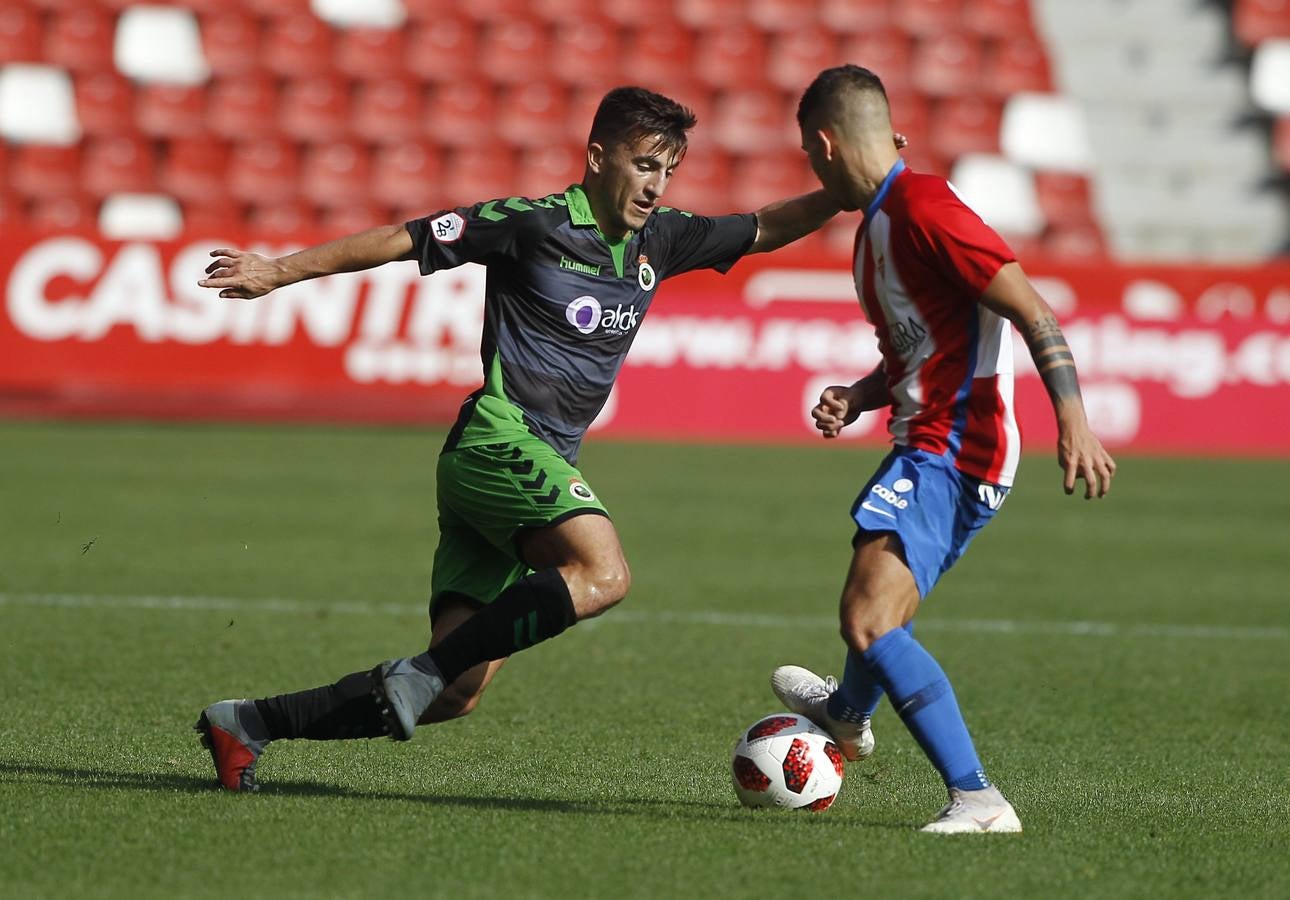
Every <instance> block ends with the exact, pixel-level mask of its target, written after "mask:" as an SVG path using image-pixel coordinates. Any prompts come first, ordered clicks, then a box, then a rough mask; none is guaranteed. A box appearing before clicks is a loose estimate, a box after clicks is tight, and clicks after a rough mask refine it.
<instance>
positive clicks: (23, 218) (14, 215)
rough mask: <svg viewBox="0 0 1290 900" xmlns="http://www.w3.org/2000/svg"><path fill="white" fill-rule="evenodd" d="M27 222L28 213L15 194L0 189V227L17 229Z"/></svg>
mask: <svg viewBox="0 0 1290 900" xmlns="http://www.w3.org/2000/svg"><path fill="white" fill-rule="evenodd" d="M26 222H27V211H26V210H25V209H23V205H22V203H21V202H20V201H19V200H18V198H17V197H15V196H14V195H13V194H11V193H9V192H8V191H5V190H3V189H0V225H4V226H5V227H6V228H17V227H19V226H21V225H24V224H26Z"/></svg>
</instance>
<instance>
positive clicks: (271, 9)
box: [239, 0, 312, 19]
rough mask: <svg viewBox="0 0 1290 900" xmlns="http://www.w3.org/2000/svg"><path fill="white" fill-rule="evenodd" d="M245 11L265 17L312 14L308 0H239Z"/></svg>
mask: <svg viewBox="0 0 1290 900" xmlns="http://www.w3.org/2000/svg"><path fill="white" fill-rule="evenodd" d="M239 2H240V3H241V4H242V6H243V7H245V8H246V10H247V12H251V13H254V14H255V15H257V16H260V17H262V18H267V19H273V18H293V17H296V16H305V15H312V10H311V9H310V8H309V0H239Z"/></svg>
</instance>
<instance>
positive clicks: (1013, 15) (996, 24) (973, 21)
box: [959, 0, 1035, 39]
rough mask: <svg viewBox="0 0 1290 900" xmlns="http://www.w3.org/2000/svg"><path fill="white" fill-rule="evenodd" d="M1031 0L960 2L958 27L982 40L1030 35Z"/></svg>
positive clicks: (1031, 30)
mask: <svg viewBox="0 0 1290 900" xmlns="http://www.w3.org/2000/svg"><path fill="white" fill-rule="evenodd" d="M1030 3H1031V0H963V12H962V15H961V17H960V20H959V21H960V24H961V25H962V27H964V28H966V29H967V30H968V31H972V32H975V33H976V34H979V35H981V36H982V37H989V38H1002V39H1011V38H1015V37H1025V36H1030V35H1033V34H1034V31H1035V26H1034V22H1033V20H1032V19H1031V12H1030Z"/></svg>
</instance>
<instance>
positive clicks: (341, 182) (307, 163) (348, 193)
mask: <svg viewBox="0 0 1290 900" xmlns="http://www.w3.org/2000/svg"><path fill="white" fill-rule="evenodd" d="M371 182H372V157H371V154H369V153H368V150H367V148H366V147H364V146H363V145H362V144H360V143H358V142H356V141H331V142H328V143H326V144H314V145H312V146H310V147H308V148H306V150H305V156H304V160H303V162H302V163H301V166H300V196H301V197H302V198H304V199H305V200H307V201H309V202H310V203H314V204H316V205H318V206H320V207H325V208H332V207H337V206H352V205H354V204H359V203H367V202H368V193H369V191H370V185H371Z"/></svg>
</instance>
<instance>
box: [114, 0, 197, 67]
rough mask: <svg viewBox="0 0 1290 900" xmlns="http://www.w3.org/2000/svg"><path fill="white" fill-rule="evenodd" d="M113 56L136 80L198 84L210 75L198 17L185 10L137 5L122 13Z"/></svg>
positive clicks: (118, 23) (119, 65)
mask: <svg viewBox="0 0 1290 900" xmlns="http://www.w3.org/2000/svg"><path fill="white" fill-rule="evenodd" d="M112 55H113V58H114V60H115V62H116V67H117V69H118V70H120V72H121V74H123V75H126V76H128V77H130V78H133V79H135V80H136V81H145V82H162V83H165V84H181V85H197V84H203V83H205V82H206V80H207V79H209V78H210V66H209V65H207V63H206V56H205V54H204V53H202V37H201V31H200V29H198V27H197V19H196V17H195V16H193V14H192V13H191V12H189V11H188V10H186V9H178V8H176V7H171V6H134V7H131V8H130V9H127V10H126V11H125V12H124V13H122V14H121V18H120V20H119V21H118V22H117V26H116V40H115V43H114V44H113V48H112Z"/></svg>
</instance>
